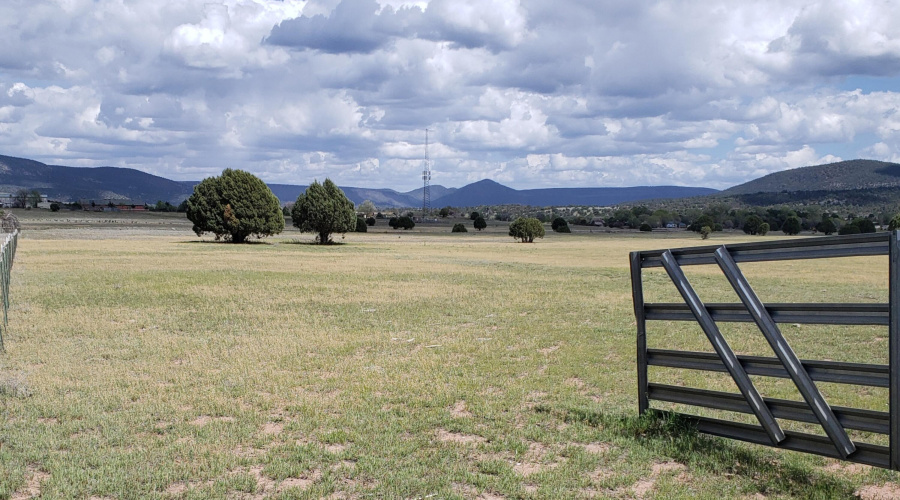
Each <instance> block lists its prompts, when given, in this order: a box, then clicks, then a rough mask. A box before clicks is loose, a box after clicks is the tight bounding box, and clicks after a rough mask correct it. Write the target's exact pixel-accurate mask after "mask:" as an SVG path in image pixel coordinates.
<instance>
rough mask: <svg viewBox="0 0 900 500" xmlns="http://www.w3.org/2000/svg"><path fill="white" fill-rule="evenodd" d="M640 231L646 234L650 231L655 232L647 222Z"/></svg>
mask: <svg viewBox="0 0 900 500" xmlns="http://www.w3.org/2000/svg"><path fill="white" fill-rule="evenodd" d="M640 230H641V231H644V232H645V233H649V232H650V231H653V226H651V225H650V224H647V223H646V222H645V223H643V224H641V227H640Z"/></svg>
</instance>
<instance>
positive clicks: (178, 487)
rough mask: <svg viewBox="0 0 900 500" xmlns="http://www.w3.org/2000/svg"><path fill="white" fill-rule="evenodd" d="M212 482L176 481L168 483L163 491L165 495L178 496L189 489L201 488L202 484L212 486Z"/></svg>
mask: <svg viewBox="0 0 900 500" xmlns="http://www.w3.org/2000/svg"><path fill="white" fill-rule="evenodd" d="M213 483H214V481H178V482H175V483H172V484H170V485H169V486H168V487H167V488H166V490H165V492H164V493H166V494H167V495H172V496H178V495H182V494H184V493H185V492H187V491H189V490H193V489H197V488H201V487H203V486H212V485H213Z"/></svg>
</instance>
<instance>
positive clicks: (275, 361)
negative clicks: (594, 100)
mask: <svg viewBox="0 0 900 500" xmlns="http://www.w3.org/2000/svg"><path fill="white" fill-rule="evenodd" d="M117 220H118V219H117ZM128 220H131V219H127V218H124V219H122V220H119V221H118V222H115V221H112V222H105V223H101V222H100V220H99V219H98V220H95V221H89V222H87V223H85V224H84V226H83V227H77V228H73V223H71V222H64V221H58V223H49V222H46V221H44V222H40V221H31V224H30V228H29V221H28V220H27V219H26V220H25V223H26V225H25V228H24V233H23V238H22V239H21V240H20V245H19V250H18V254H17V258H16V263H15V268H14V270H13V285H12V292H11V294H12V306H11V309H10V324H9V331H8V334H6V336H5V341H6V347H7V352H6V353H3V354H0V412H2V414H0V418H2V420H0V498H15V499H24V498H32V497H37V496H38V495H40V497H41V498H96V499H100V498H106V499H111V498H117V499H125V498H161V499H163V498H186V499H192V498H234V499H241V498H245V499H251V498H264V497H266V498H268V497H271V498H321V497H330V498H482V499H497V498H573V497H583V498H590V497H618V498H671V497H704V498H712V497H715V498H791V497H820V498H828V497H833V498H845V497H848V496H852V495H853V494H854V493H859V494H861V495H862V496H863V497H864V498H878V497H877V496H875V495H877V494H881V493H885V494H888V493H891V492H893V493H898V492H900V487H897V486H895V485H894V484H893V481H895V480H896V479H897V478H896V476H895V474H894V473H891V472H887V471H883V470H878V469H873V468H869V467H866V466H856V465H850V464H842V463H839V462H836V461H832V460H826V459H822V458H819V457H812V456H804V455H800V454H796V453H788V452H779V451H777V450H772V449H769V448H764V447H757V446H750V445H744V444H741V443H736V442H730V441H725V440H717V439H712V438H708V437H705V436H698V435H696V434H694V433H692V432H690V431H684V432H676V431H675V430H673V429H672V426H671V425H669V424H667V423H666V422H660V421H658V420H652V419H638V418H637V417H636V413H637V410H636V394H635V392H636V381H635V361H634V352H635V349H634V345H635V341H634V339H635V329H634V316H633V309H632V302H631V289H630V284H629V283H630V282H629V273H628V252H629V251H631V250H635V249H650V248H661V247H681V246H693V245H699V244H701V241H700V239H699V238H698V237H696V236H694V235H693V234H687V233H683V232H682V233H677V234H664V235H661V236H658V235H656V234H651V235H636V234H630V235H615V234H605V233H604V234H575V235H556V234H548V236H547V237H546V238H545V239H543V240H538V242H536V243H535V244H531V245H526V244H519V243H514V242H513V240H512V238H509V237H507V236H505V233H503V232H502V230H500V229H497V228H494V229H493V230H492V229H491V228H489V229H488V232H487V233H480V234H479V233H476V232H469V233H466V234H462V235H451V234H450V233H449V226H448V227H447V229H446V232H444V230H437V229H434V228H432V229H429V228H428V227H425V228H418V227H417V229H415V230H413V231H411V232H396V231H390V230H387V231H375V232H370V233H366V234H348V235H346V238H345V239H344V240H343V241H344V244H342V245H336V246H330V247H319V246H316V245H311V244H308V242H310V241H311V239H312V237H311V236H310V235H301V234H299V233H296V232H292V231H288V232H286V233H284V234H283V235H281V236H279V237H276V238H271V239H268V240H266V241H265V242H263V243H259V244H249V245H230V244H222V243H213V242H211V241H210V238H206V239H205V241H201V240H200V239H199V238H197V237H195V236H194V235H193V234H192V233H191V232H190V227H189V224H186V223H185V222H184V221H183V220H182V219H177V218H172V219H153V218H152V216H150V215H146V216H144V215H142V216H140V217H137V216H136V217H135V218H134V219H133V220H136V221H138V222H134V223H130V222H127V221H128ZM159 220H163V222H161V223H159V224H154V221H159ZM29 229H31V230H29ZM375 229H376V230H379V229H382V228H379V227H378V226H376V228H375ZM747 240H748V238H747V237H745V236H743V235H737V234H735V235H725V236H722V235H718V234H717V235H715V237H714V238H713V240H711V242H712V243H717V242H725V241H747ZM745 272H746V274H747V276H748V278H749V279H750V280H751V282H752V283H753V285H754V286H755V287H756V288H757V289H758V291H760V294H761V296H762V298H763V300H772V301H809V302H816V301H850V302H885V301H886V300H887V259H886V258H883V259H879V258H867V259H866V258H856V259H843V260H833V261H827V262H826V261H818V262H817V261H806V262H786V263H778V264H769V265H761V264H754V265H752V266H747V268H746V270H745ZM689 277H690V278H692V279H695V286H697V288H698V291H699V292H700V293H701V296H702V297H703V298H704V299H705V300H709V301H734V298H733V296H731V295H729V294H730V293H731V292H730V289H729V288H727V284H726V283H725V281H724V278H722V279H720V277H719V276H718V275H717V272H716V271H715V270H714V269H697V270H693V269H692V270H691V273H690V274H689ZM666 280H667V278H666V276H665V275H664V273H662V272H660V274H653V273H651V276H649V277H648V279H647V281H646V282H645V283H646V284H645V295H646V299H647V300H648V301H661V300H674V299H675V298H676V292H675V290H674V287H672V286H671V284H670V283H668V282H667V281H666ZM664 330H666V328H663V327H662V326H661V325H655V327H654V329H651V331H650V342H651V345H652V346H657V347H659V346H661V345H662V344H661V342H662V340H661V339H662V334H663V333H667V332H665V331H664ZM784 331H785V335H786V336H787V337H788V338H789V340H791V341H792V342H793V343H794V347H795V349H796V350H797V351H798V354H800V356H801V357H813V358H817V359H840V360H847V361H864V362H877V363H883V362H885V360H886V353H887V331H886V329H881V328H859V327H858V328H856V329H853V330H840V329H837V328H836V327H821V328H817V327H812V326H806V325H805V326H804V327H803V328H792V327H790V325H788V326H786V327H785V328H784ZM724 333H725V334H726V336H729V340H730V341H733V342H734V343H733V345H734V346H735V348H736V350H738V351H739V352H740V353H748V354H767V353H765V352H760V351H761V350H763V347H764V342H763V341H762V340H761V337H760V338H756V337H755V336H754V333H753V331H752V330H750V329H742V328H735V329H731V330H725V332H724ZM668 334H669V335H670V336H671V338H672V340H671V341H672V342H674V343H675V344H674V345H677V346H678V347H679V348H684V347H690V346H693V348H697V349H702V350H711V349H709V348H708V346H704V345H703V341H705V338H704V337H702V333H699V328H698V327H693V328H692V325H678V326H677V327H673V328H671V329H669V331H668ZM799 346H805V347H803V348H800V347H799ZM651 376H652V377H653V376H660V377H669V378H668V380H669V381H678V380H680V381H682V382H684V383H685V384H687V385H693V386H698V385H702V384H703V383H707V384H713V383H718V381H717V380H714V379H709V380H708V381H703V380H697V379H696V378H694V379H692V378H690V375H687V374H679V373H674V374H651ZM726 382H728V381H726ZM762 387H763V390H764V392H765V390H770V391H772V395H775V396H778V397H791V396H790V395H789V394H784V393H782V392H784V391H786V389H785V387H784V386H783V384H772V385H771V386H765V385H764V386H762ZM825 392H826V393H825V395H826V397H828V398H835V399H837V400H839V401H840V402H841V403H843V404H854V405H857V406H860V407H868V408H872V409H884V407H883V406H879V405H884V404H885V403H886V396H885V395H884V394H881V393H864V392H861V391H860V390H858V389H857V388H855V387H842V386H837V385H834V386H829V387H827V388H826V390H825ZM876 392H877V391H876ZM767 395H769V394H767ZM885 483H887V484H885Z"/></svg>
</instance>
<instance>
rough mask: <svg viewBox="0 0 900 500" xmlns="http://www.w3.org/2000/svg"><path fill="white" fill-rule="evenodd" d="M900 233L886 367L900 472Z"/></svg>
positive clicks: (893, 244) (894, 459)
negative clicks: (888, 372) (888, 371)
mask: <svg viewBox="0 0 900 500" xmlns="http://www.w3.org/2000/svg"><path fill="white" fill-rule="evenodd" d="M898 238H900V232H898V231H891V239H890V263H889V266H890V271H889V273H888V274H889V276H890V278H889V285H888V288H889V292H888V294H889V300H888V302H889V303H890V318H891V319H890V327H889V332H888V351H889V355H888V365H889V367H890V368H889V369H890V381H889V384H890V389H889V394H890V395H889V399H890V412H891V433H890V450H891V452H890V453H891V469H893V470H900V240H898Z"/></svg>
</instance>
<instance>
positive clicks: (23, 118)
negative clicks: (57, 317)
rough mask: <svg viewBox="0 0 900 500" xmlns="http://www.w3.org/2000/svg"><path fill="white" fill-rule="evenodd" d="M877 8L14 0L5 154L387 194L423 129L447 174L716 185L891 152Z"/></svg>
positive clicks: (5, 31) (408, 168)
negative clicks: (224, 171)
mask: <svg viewBox="0 0 900 500" xmlns="http://www.w3.org/2000/svg"><path fill="white" fill-rule="evenodd" d="M893 14H894V13H893V9H892V6H891V5H890V4H888V3H882V2H874V1H859V2H852V3H847V2H839V1H818V2H813V3H809V2H808V1H806V0H779V1H775V0H763V1H760V2H753V3H750V4H735V3H733V2H727V3H726V2H722V1H713V2H704V3H689V2H688V3H685V2H675V1H669V0H640V1H635V2H592V1H586V0H561V1H554V2H551V1H549V0H482V1H476V0H457V1H450V0H431V1H425V0H309V1H304V0H284V1H270V0H187V1H184V0H178V1H176V0H157V1H154V2H150V1H149V0H133V1H129V2H121V1H119V0H96V1H94V0H66V1H51V0H35V1H30V2H25V1H24V0H12V1H10V2H4V3H2V4H0V46H3V47H4V50H3V51H0V154H12V155H18V156H26V157H31V158H35V159H38V160H42V161H50V162H53V163H61V164H73V165H120V166H132V167H136V168H140V169H142V170H145V171H148V172H153V173H157V174H159V175H163V176H169V177H173V178H178V179H185V180H186V179H196V178H199V177H201V176H203V175H209V174H215V173H217V172H218V171H219V170H221V168H223V167H225V166H240V167H241V168H246V169H248V170H251V171H253V172H255V173H257V174H259V175H260V176H261V177H263V178H264V179H266V180H271V181H273V182H294V183H298V184H302V183H306V182H309V181H310V180H312V179H313V178H323V177H325V176H326V175H328V176H331V177H332V178H335V179H336V180H340V181H341V182H344V183H346V184H349V185H366V184H369V185H378V186H386V187H393V188H396V189H400V190H407V189H413V188H415V187H417V186H418V184H419V182H420V181H419V179H418V175H417V172H418V171H419V170H420V169H421V156H422V155H423V154H424V129H425V128H429V129H431V130H432V135H431V136H430V139H431V145H430V153H431V156H432V158H433V159H434V160H435V174H434V179H435V182H436V183H446V184H447V185H455V186H459V185H462V184H464V183H466V182H470V181H472V180H479V179H483V178H493V179H495V180H498V181H502V182H507V183H509V184H510V185H512V186H515V187H519V188H526V187H541V186H561V185H582V186H583V185H606V186H609V185H619V186H624V185H635V184H680V185H706V186H711V187H720V188H721V187H728V186H730V185H733V184H737V183H740V182H744V181H746V180H749V179H751V178H753V177H756V176H759V175H762V174H765V173H770V172H773V171H777V170H780V169H785V168H795V167H797V166H802V165H805V164H812V163H818V162H824V161H832V160H834V159H835V158H837V157H838V156H841V157H845V156H847V154H848V152H853V153H855V154H857V155H859V156H865V157H871V158H875V159H883V160H891V161H896V160H897V159H898V158H900V92H898V91H897V90H895V88H900V87H897V85H900V27H898V26H900V25H897V24H896V23H894V22H893V19H894V17H895V16H894V15H893ZM847 79H851V80H850V81H851V82H852V86H850V85H851V84H850V83H848V81H847ZM855 87H859V88H858V90H847V89H848V88H849V89H853V88H855ZM835 150H837V151H835ZM838 151H839V152H840V153H838Z"/></svg>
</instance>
